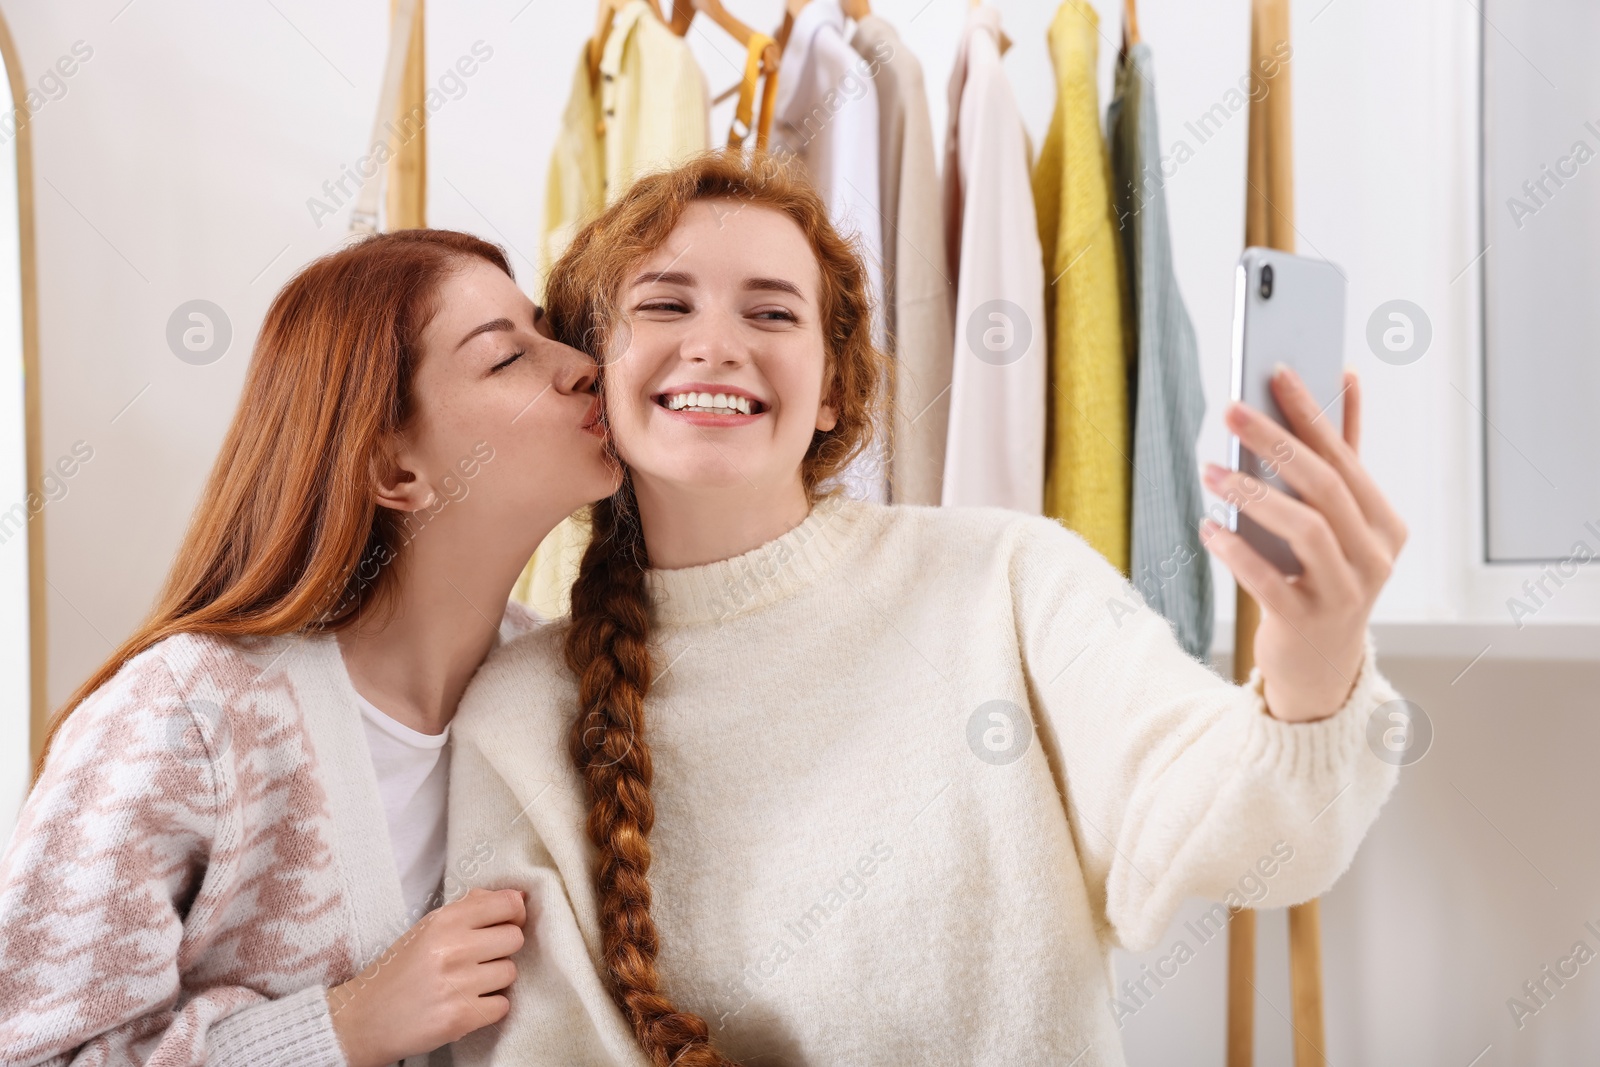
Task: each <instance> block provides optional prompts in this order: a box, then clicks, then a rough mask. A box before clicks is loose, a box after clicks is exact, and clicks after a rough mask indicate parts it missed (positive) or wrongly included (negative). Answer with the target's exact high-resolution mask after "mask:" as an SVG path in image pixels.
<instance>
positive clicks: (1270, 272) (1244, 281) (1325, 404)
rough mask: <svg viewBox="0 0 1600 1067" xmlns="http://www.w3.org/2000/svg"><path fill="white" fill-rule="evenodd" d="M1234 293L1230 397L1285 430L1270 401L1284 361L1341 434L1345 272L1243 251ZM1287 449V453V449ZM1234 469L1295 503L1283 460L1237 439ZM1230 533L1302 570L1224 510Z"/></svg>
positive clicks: (1281, 565)
mask: <svg viewBox="0 0 1600 1067" xmlns="http://www.w3.org/2000/svg"><path fill="white" fill-rule="evenodd" d="M1234 277H1235V281H1234V293H1233V399H1235V400H1242V401H1243V402H1244V403H1246V404H1249V405H1250V406H1251V407H1253V408H1255V409H1256V410H1257V411H1262V412H1265V413H1266V414H1267V415H1268V416H1269V417H1270V418H1272V419H1274V420H1275V421H1276V422H1277V423H1278V424H1279V425H1280V426H1287V425H1288V421H1287V420H1286V419H1285V418H1284V417H1283V411H1282V409H1280V408H1279V407H1278V402H1277V401H1276V400H1274V399H1273V396H1272V388H1271V380H1272V370H1273V367H1274V366H1275V365H1277V364H1279V363H1287V364H1288V365H1289V366H1290V367H1292V368H1294V370H1295V372H1296V373H1298V374H1299V375H1300V378H1301V380H1302V381H1304V382H1305V383H1306V387H1307V388H1308V389H1310V390H1311V395H1312V396H1313V397H1315V398H1316V401H1317V406H1318V408H1320V409H1321V410H1322V414H1321V416H1320V418H1323V419H1328V420H1329V422H1330V425H1332V426H1333V427H1334V428H1335V429H1336V430H1337V431H1338V432H1341V433H1342V432H1343V429H1344V293H1345V280H1344V274H1343V273H1342V272H1340V270H1339V268H1338V267H1335V266H1334V265H1333V264H1332V263H1329V262H1327V261H1325V260H1320V259H1310V258H1308V257H1306V256H1296V255H1291V254H1290V253H1288V252H1280V251H1278V250H1277V249H1273V248H1246V249H1245V250H1244V255H1242V256H1240V257H1239V267H1238V269H1237V271H1236V272H1235V275H1234ZM1285 451H1286V450H1285ZM1228 459H1229V462H1230V465H1231V466H1232V469H1234V470H1236V471H1244V472H1246V473H1248V474H1253V475H1254V476H1255V477H1257V478H1259V479H1261V480H1262V481H1263V482H1265V483H1267V484H1268V485H1270V486H1272V487H1273V488H1275V489H1281V490H1282V491H1283V492H1285V493H1288V494H1289V495H1290V496H1292V497H1295V498H1296V499H1299V494H1298V493H1296V492H1295V491H1294V490H1293V489H1291V488H1289V485H1288V483H1287V482H1285V481H1284V480H1283V477H1282V475H1281V474H1280V473H1279V469H1280V468H1281V467H1282V465H1283V464H1284V463H1285V462H1287V461H1288V460H1289V459H1290V456H1289V455H1288V454H1283V455H1276V456H1258V455H1256V454H1255V453H1253V452H1251V451H1250V450H1249V449H1247V448H1244V447H1243V446H1242V445H1241V444H1240V442H1239V438H1238V437H1237V436H1233V437H1231V438H1230V440H1229V442H1228ZM1228 529H1230V530H1232V531H1234V532H1236V533H1237V534H1238V535H1239V536H1240V537H1242V538H1244V540H1245V541H1246V542H1247V543H1248V544H1250V545H1251V546H1252V547H1253V548H1255V550H1256V551H1257V552H1260V553H1261V555H1262V556H1264V557H1265V558H1266V559H1267V560H1268V561H1269V562H1271V563H1272V564H1273V565H1274V566H1276V567H1277V568H1278V570H1280V571H1282V572H1283V573H1285V574H1299V573H1301V571H1302V570H1303V569H1304V568H1303V567H1302V566H1301V564H1300V560H1299V559H1297V558H1296V557H1295V554H1294V552H1293V551H1292V550H1291V549H1290V548H1289V543H1288V542H1287V541H1285V540H1284V539H1283V538H1281V537H1279V536H1278V535H1277V534H1274V533H1272V532H1270V531H1269V530H1267V529H1266V528H1265V527H1263V526H1262V525H1261V524H1259V523H1258V522H1256V521H1255V520H1254V519H1252V518H1251V517H1250V513H1249V512H1248V511H1244V512H1241V511H1240V510H1239V508H1238V506H1237V504H1236V503H1235V504H1229V506H1228Z"/></svg>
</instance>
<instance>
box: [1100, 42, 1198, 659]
mask: <svg viewBox="0 0 1600 1067" xmlns="http://www.w3.org/2000/svg"><path fill="white" fill-rule="evenodd" d="M1106 125H1107V126H1108V127H1109V129H1110V131H1111V172H1112V189H1113V204H1114V207H1115V210H1116V217H1117V223H1118V227H1119V236H1120V237H1121V239H1122V250H1123V261H1124V262H1125V263H1126V265H1127V279H1128V292H1129V294H1130V296H1131V297H1132V302H1133V310H1134V320H1133V321H1134V338H1135V345H1134V347H1135V350H1136V352H1137V357H1136V358H1137V362H1136V369H1137V374H1136V376H1135V378H1134V381H1133V383H1132V384H1133V389H1132V393H1131V395H1130V398H1129V399H1130V403H1131V407H1132V412H1133V466H1134V471H1135V474H1134V479H1133V502H1132V508H1133V513H1132V514H1133V519H1132V535H1131V541H1132V544H1131V557H1130V559H1131V566H1132V571H1131V573H1130V577H1131V579H1132V581H1133V584H1134V585H1135V586H1136V587H1137V588H1138V589H1139V591H1140V593H1141V594H1142V595H1143V596H1144V600H1145V603H1146V604H1148V605H1150V606H1151V607H1152V608H1154V609H1155V610H1156V611H1158V612H1160V613H1161V614H1162V615H1163V616H1164V617H1165V618H1166V619H1167V621H1168V622H1170V623H1171V624H1172V628H1173V631H1174V633H1175V634H1176V635H1177V638H1178V643H1179V644H1181V645H1183V647H1184V649H1185V650H1186V651H1187V652H1188V653H1189V654H1190V655H1191V656H1194V657H1195V658H1197V659H1199V660H1200V661H1201V662H1202V663H1203V662H1205V661H1206V658H1207V657H1208V656H1209V655H1210V654H1211V628H1212V623H1213V614H1214V608H1213V604H1212V598H1213V590H1212V585H1211V560H1210V554H1209V553H1208V552H1206V550H1205V549H1204V548H1203V547H1202V546H1201V544H1200V531H1199V522H1200V518H1201V515H1202V514H1203V512H1204V510H1205V500H1204V496H1203V495H1202V491H1201V488H1200V477H1199V473H1198V470H1197V467H1196V460H1195V439H1196V438H1197V437H1199V435H1200V420H1201V417H1202V416H1204V414H1205V410H1206V400H1205V394H1204V392H1202V390H1201V388H1200V353H1199V348H1198V346H1197V345H1196V342H1195V336H1194V327H1193V326H1192V325H1191V324H1190V322H1189V313H1188V311H1186V310H1185V309H1184V306H1183V297H1182V295H1181V294H1180V293H1179V292H1178V280H1177V278H1176V277H1174V276H1173V273H1172V240H1171V236H1170V235H1169V232H1168V229H1167V196H1166V192H1165V190H1164V189H1163V188H1162V185H1163V181H1164V179H1163V175H1162V173H1161V138H1160V136H1159V135H1158V132H1157V128H1156V100H1155V77H1154V74H1153V72H1152V67H1151V60H1150V46H1149V45H1146V44H1136V45H1134V46H1132V47H1131V48H1129V49H1128V51H1127V54H1126V55H1125V56H1123V57H1122V60H1121V62H1120V63H1119V64H1118V66H1117V84H1116V93H1115V95H1114V96H1113V97H1112V100H1111V106H1110V107H1109V108H1108V109H1107V111H1106Z"/></svg>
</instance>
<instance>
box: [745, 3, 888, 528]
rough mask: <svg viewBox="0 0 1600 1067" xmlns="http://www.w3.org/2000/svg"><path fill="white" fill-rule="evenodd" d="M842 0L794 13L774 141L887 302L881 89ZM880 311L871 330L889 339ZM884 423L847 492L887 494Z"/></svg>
mask: <svg viewBox="0 0 1600 1067" xmlns="http://www.w3.org/2000/svg"><path fill="white" fill-rule="evenodd" d="M844 29H845V19H844V12H843V11H842V10H840V8H839V3H838V0H811V2H810V3H808V4H807V5H806V6H805V7H803V8H801V9H800V13H799V14H798V15H796V16H795V20H794V29H793V30H792V31H791V32H790V34H789V43H788V45H787V46H786V47H785V48H784V51H783V65H782V67H781V69H780V70H779V72H778V100H777V115H776V118H775V119H774V121H773V125H772V148H773V151H775V152H792V153H793V154H795V155H796V156H798V157H799V158H800V159H801V161H802V162H803V163H804V164H805V168H806V172H807V174H809V175H810V177H811V182H812V184H813V185H815V186H816V188H817V192H819V193H821V194H822V199H823V200H824V201H826V202H827V205H828V216H829V218H830V219H832V221H833V225H834V228H835V229H837V230H838V231H839V232H840V233H841V234H843V235H844V236H846V237H852V238H854V239H855V240H856V241H857V242H859V243H858V247H859V248H860V251H861V253H862V256H863V258H864V259H865V260H866V264H867V276H868V283H869V285H870V286H871V288H872V298H873V300H874V302H875V303H876V305H877V306H878V307H879V308H882V307H883V215H882V212H881V210H880V206H881V205H880V203H879V196H880V193H879V176H878V150H879V146H878V90H877V88H876V87H875V86H874V85H873V80H872V72H871V69H870V67H869V65H868V63H867V60H866V59H864V58H863V57H862V56H861V55H859V54H858V53H857V52H856V51H855V49H853V48H851V47H850V45H849V42H847V41H846V40H845V35H844ZM883 325H884V324H883V321H882V316H881V314H880V315H878V316H875V317H874V320H873V335H874V338H875V339H876V340H877V342H878V343H879V344H880V345H882V344H883V341H884V332H883ZM887 432H888V427H887V426H883V427H880V428H879V435H878V437H877V439H876V440H875V441H874V443H873V447H872V448H871V449H870V450H869V451H867V452H866V453H864V454H863V455H861V456H859V457H857V459H856V460H855V462H854V463H852V464H851V465H850V467H849V468H848V469H847V470H846V471H845V472H844V473H843V474H842V475H841V476H840V481H841V482H842V483H843V485H844V486H845V488H846V490H847V491H848V492H849V493H850V495H852V496H855V497H858V498H860V499H864V500H876V501H879V502H880V503H881V502H883V501H885V500H887V499H888V484H889V483H888V476H887V472H886V469H885V468H886V461H887V457H888V455H889V452H888V449H887V448H886V447H885V446H884V442H883V436H884V435H885V434H886V433H887Z"/></svg>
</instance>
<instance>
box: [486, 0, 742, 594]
mask: <svg viewBox="0 0 1600 1067" xmlns="http://www.w3.org/2000/svg"><path fill="white" fill-rule="evenodd" d="M710 122H711V99H710V93H709V91H708V90H707V88H706V80H705V75H704V74H703V73H702V72H701V70H700V65H699V63H697V62H696V61H695V58H694V54H693V53H692V52H691V51H690V50H689V45H688V43H687V42H686V41H684V40H683V38H681V37H679V36H678V35H677V34H675V33H673V32H672V31H671V30H670V29H668V28H667V26H666V25H665V24H664V23H662V21H661V19H660V18H658V17H657V16H656V14H655V12H654V10H652V8H651V6H650V4H649V0H629V2H628V3H626V4H624V5H623V6H622V7H620V8H618V9H617V12H616V14H615V15H614V16H612V23H611V32H610V33H609V34H607V35H606V42H605V47H604V48H603V49H602V50H601V53H600V77H599V79H598V82H597V84H593V85H591V83H590V80H589V63H588V44H587V42H586V43H585V44H584V50H583V52H582V54H581V55H580V56H579V58H578V69H577V72H576V73H575V74H574V75H573V81H572V95H571V96H570V97H569V98H568V100H567V109H566V111H565V112H564V113H563V115H562V120H561V130H560V132H559V133H558V134H557V137H556V145H555V150H554V151H553V152H552V153H551V156H550V171H549V177H548V179H547V181H546V184H545V215H544V237H543V240H542V241H541V243H540V246H539V273H540V278H541V283H540V288H541V291H542V288H543V277H544V275H546V274H547V273H548V272H549V270H550V267H551V265H552V264H554V263H555V261H556V260H557V259H559V258H560V256H561V253H562V252H564V251H566V247H567V245H568V244H569V243H570V242H571V241H572V238H573V237H574V236H575V235H576V234H577V232H578V229H579V228H580V227H581V226H582V225H583V224H584V223H585V222H587V221H588V220H589V219H590V218H591V217H592V216H594V215H595V214H597V213H599V211H600V210H601V209H602V208H604V207H605V206H606V204H608V203H610V202H611V201H612V200H614V199H616V198H617V197H618V196H619V195H621V194H622V193H623V192H624V191H625V190H626V189H627V188H628V186H629V184H630V183H631V182H632V181H633V180H634V179H635V178H637V177H638V176H639V175H641V174H645V173H648V172H650V171H653V170H660V169H664V168H666V167H670V166H673V165H674V164H676V163H679V162H681V161H683V160H684V159H687V158H688V157H689V156H692V155H694V154H695V153H696V152H703V151H705V150H706V149H707V148H708V147H709V146H710V143H711V130H710ZM588 543H589V535H588V530H587V527H586V525H585V524H584V522H583V520H582V519H581V518H576V517H575V518H569V519H566V520H564V521H562V522H561V523H560V525H558V526H557V527H556V528H555V529H554V530H552V531H551V532H550V535H549V536H548V537H546V538H545V539H544V541H543V542H542V543H541V544H540V545H539V549H538V551H537V552H535V553H534V557H533V559H532V560H530V561H529V562H528V566H527V567H526V568H524V569H523V572H522V575H521V577H519V578H518V579H517V584H516V586H515V587H514V588H513V589H512V593H511V596H512V599H514V600H516V601H518V602H520V603H523V604H526V605H527V606H529V607H531V608H533V609H534V610H535V611H537V612H539V613H540V614H541V615H543V616H545V617H546V618H554V617H555V616H557V615H564V614H566V613H567V608H568V594H569V591H570V590H571V588H572V583H573V581H575V580H576V579H577V576H578V565H579V564H580V563H581V562H582V561H583V552H584V549H585V548H586V547H587V546H588Z"/></svg>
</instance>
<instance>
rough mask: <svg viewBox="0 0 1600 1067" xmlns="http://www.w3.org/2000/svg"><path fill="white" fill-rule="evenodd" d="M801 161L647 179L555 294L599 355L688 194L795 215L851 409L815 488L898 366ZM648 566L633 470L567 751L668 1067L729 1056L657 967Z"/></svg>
mask: <svg viewBox="0 0 1600 1067" xmlns="http://www.w3.org/2000/svg"><path fill="white" fill-rule="evenodd" d="M795 166H796V164H794V163H792V162H784V161H780V160H779V159H777V158H774V157H768V156H762V155H754V156H747V155H743V154H739V153H734V152H721V151H718V152H712V153H708V154H705V155H701V156H698V157H696V158H694V159H692V160H690V161H688V162H686V163H684V164H683V165H681V166H679V167H676V168H674V169H672V170H669V171H663V172H660V173H655V174H651V175H649V176H647V177H644V178H641V179H639V181H637V182H636V183H635V184H634V185H633V186H632V188H630V189H629V190H628V191H627V192H625V193H623V194H622V196H621V197H619V198H618V199H617V201H616V203H614V204H613V205H612V206H611V207H609V208H607V209H606V211H605V212H604V213H603V214H601V215H600V216H599V217H598V218H596V219H595V220H594V221H592V222H590V223H589V224H588V225H587V226H585V227H584V228H583V229H582V230H580V231H579V232H578V235H577V236H576V237H575V238H574V239H573V242H572V244H571V245H570V246H569V248H568V250H567V252H566V254H565V255H563V256H562V258H561V259H560V260H559V261H558V262H557V263H556V265H555V266H554V267H553V268H552V269H551V272H550V281H549V284H548V286H547V287H546V293H545V302H546V308H547V310H548V312H549V314H550V323H551V326H552V328H553V329H554V331H555V334H556V336H557V337H559V338H560V339H561V340H563V341H565V342H566V343H568V344H570V345H573V346H574V347H576V348H580V349H583V350H584V351H587V352H588V353H589V354H590V355H591V356H594V357H596V359H597V360H599V361H600V362H601V363H602V381H601V384H602V388H604V369H603V368H604V362H605V360H606V358H607V357H609V356H611V355H614V353H609V352H607V351H605V349H606V346H607V341H606V339H607V338H610V337H614V336H618V331H616V330H615V327H616V326H617V325H619V323H621V321H622V319H623V315H622V313H621V310H620V308H619V307H618V299H619V296H620V293H621V290H622V286H623V281H624V279H625V278H626V276H627V275H628V273H629V272H630V271H631V270H632V269H634V268H635V267H636V266H637V264H638V263H639V262H640V261H641V260H643V259H645V258H646V257H647V256H648V255H649V254H650V253H651V252H653V251H655V250H656V249H657V248H659V247H660V246H661V245H662V244H663V243H664V242H665V241H666V239H667V237H668V236H669V235H670V234H671V233H672V230H673V228H674V227H675V226H676V225H677V224H678V220H679V219H680V218H681V217H682V216H683V213H684V211H685V210H686V209H687V208H688V207H689V205H690V204H692V203H694V202H696V201H698V200H706V199H713V198H715V199H726V200H732V201H734V202H736V203H739V204H741V205H744V204H750V205H755V206H758V207H764V208H768V209H771V210H774V211H778V212H781V213H782V214H784V215H787V216H788V217H789V218H790V219H791V220H792V221H793V222H794V223H795V225H796V226H798V227H799V228H800V231H801V232H802V233H803V234H804V235H805V237H806V240H807V243H808V244H809V245H810V246H811V250H812V253H813V254H814V255H815V256H816V259H817V266H818V268H819V274H820V290H821V291H820V293H819V294H818V295H819V303H820V304H821V319H822V343H823V347H824V355H825V360H826V369H825V372H824V376H825V381H824V388H823V391H824V395H825V396H826V397H827V398H828V402H829V403H830V404H832V406H833V408H834V410H835V411H836V412H837V413H838V422H837V424H836V425H835V426H834V427H833V429H831V430H826V431H823V430H819V431H817V432H816V433H815V434H814V435H813V437H812V441H811V447H810V449H809V450H808V451H807V453H806V455H805V458H804V459H803V460H802V461H801V464H800V477H801V481H802V483H803V484H804V486H805V489H806V493H807V494H808V495H809V496H810V497H812V499H813V500H815V499H816V498H817V497H819V496H821V495H823V494H825V493H827V492H829V491H830V490H829V482H830V481H831V480H832V479H834V478H835V477H836V476H837V475H839V474H840V473H841V472H842V471H843V470H844V469H845V468H846V467H847V466H848V465H849V463H850V462H851V460H853V459H854V458H855V457H856V456H857V455H859V454H861V453H862V451H863V450H864V449H865V448H866V447H867V446H868V444H869V443H870V441H871V439H872V435H873V433H874V430H875V427H877V426H880V425H882V420H883V413H882V405H883V398H884V396H885V395H886V394H888V393H889V392H890V391H892V388H893V385H892V375H893V367H892V364H890V363H889V362H888V360H887V357H886V356H885V355H884V354H883V352H882V351H881V350H879V349H878V348H877V347H876V346H875V345H874V344H873V340H872V302H871V297H870V289H869V286H868V282H867V271H866V267H865V265H864V263H863V261H862V258H861V256H860V254H859V252H858V250H857V249H856V247H855V246H854V245H853V244H852V243H851V242H850V241H847V240H846V239H845V238H844V237H842V236H840V234H839V233H838V232H837V231H836V230H835V229H834V228H833V224H832V223H831V222H830V221H829V219H828V208H827V205H826V204H824V203H823V201H822V198H821V197H820V196H818V195H817V192H816V190H815V189H813V188H812V186H811V185H810V184H809V183H808V182H807V180H806V179H805V177H804V176H803V175H802V174H800V173H798V172H797V171H796V170H795V169H794V167H795ZM649 566H650V560H649V555H648V553H647V552H646V551H645V544H644V537H643V535H642V532H641V531H640V528H639V522H638V511H637V506H636V502H635V498H634V493H633V483H632V478H631V476H628V477H625V478H624V480H623V483H622V487H621V488H620V489H619V490H618V491H617V493H616V494H615V495H614V496H612V497H610V498H608V499H606V500H602V501H600V502H599V503H598V504H596V505H594V508H593V537H592V539H591V540H590V542H589V548H588V550H587V551H586V552H585V554H584V557H583V565H582V568H581V569H580V571H579V574H578V580H577V582H576V583H575V584H574V585H573V588H572V616H571V624H570V628H569V630H568V631H567V637H566V649H565V652H566V659H567V664H568V666H570V667H571V668H572V670H573V672H574V673H575V674H576V675H577V679H578V708H577V715H576V717H575V718H574V719H573V723H572V729H571V735H570V737H569V749H570V752H571V755H572V760H573V763H574V765H575V766H576V768H577V769H578V771H579V773H580V774H581V775H582V776H583V779H584V782H585V786H586V789H587V792H588V799H589V816H588V824H587V829H588V834H589V838H590V840H591V841H592V842H593V843H594V845H595V847H596V849H597V850H598V853H599V858H598V866H597V868H596V871H595V875H594V878H595V888H596V892H597V895H598V897H599V903H600V924H601V936H602V939H603V946H602V957H603V965H604V968H605V972H606V976H607V978H608V979H609V982H610V987H611V993H612V996H613V997H614V998H615V1000H616V1001H617V1003H618V1004H619V1005H620V1006H621V1007H622V1009H623V1011H625V1012H626V1013H627V1016H628V1019H629V1021H630V1022H631V1023H632V1024H633V1029H634V1034H635V1036H636V1037H637V1038H638V1040H639V1043H640V1045H641V1046H642V1047H643V1048H644V1051H645V1054H646V1055H647V1056H648V1057H649V1059H650V1062H651V1063H652V1064H654V1065H655V1067H669V1065H670V1067H731V1061H730V1060H728V1059H727V1057H725V1056H724V1055H723V1054H722V1053H721V1052H720V1051H718V1050H717V1048H715V1047H714V1046H713V1044H712V1042H711V1034H710V1029H709V1027H708V1026H707V1025H706V1022H705V1020H704V1019H703V1018H701V1017H700V1016H699V1015H696V1014H694V1013H693V1012H686V1011H680V1010H678V1009H677V1007H676V1006H675V1005H674V1004H673V1003H672V1000H671V998H670V997H669V996H668V995H667V992H666V991H665V990H664V989H663V988H662V984H661V980H660V976H659V975H658V974H657V971H656V955H657V953H658V952H659V950H660V939H659V937H658V936H657V933H656V927H655V922H654V920H652V919H651V917H650V896H651V894H650V840H649V837H650V828H651V825H652V824H653V823H654V821H655V805H654V803H653V802H652V800H651V797H650V781H651V777H652V775H653V773H654V772H653V770H652V766H651V758H650V745H649V739H648V736H647V731H646V728H645V697H646V695H647V694H648V693H649V690H650V679H651V677H652V675H653V673H654V672H653V668H652V666H651V662H650V599H649V594H648V590H647V588H646V585H645V571H646V570H647V569H648V568H649Z"/></svg>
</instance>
